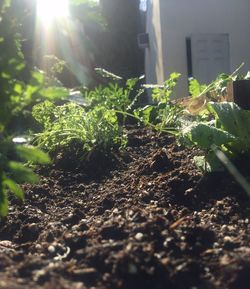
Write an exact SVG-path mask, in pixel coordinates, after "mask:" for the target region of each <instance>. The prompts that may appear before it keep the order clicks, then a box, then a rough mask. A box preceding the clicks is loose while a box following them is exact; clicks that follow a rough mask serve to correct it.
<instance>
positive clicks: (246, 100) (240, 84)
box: [227, 80, 250, 110]
mask: <svg viewBox="0 0 250 289" xmlns="http://www.w3.org/2000/svg"><path fill="white" fill-rule="evenodd" d="M227 101H234V102H235V103H236V104H238V106H239V107H241V108H243V109H247V110H250V80H237V81H234V82H232V83H231V84H229V86H228V97H227Z"/></svg>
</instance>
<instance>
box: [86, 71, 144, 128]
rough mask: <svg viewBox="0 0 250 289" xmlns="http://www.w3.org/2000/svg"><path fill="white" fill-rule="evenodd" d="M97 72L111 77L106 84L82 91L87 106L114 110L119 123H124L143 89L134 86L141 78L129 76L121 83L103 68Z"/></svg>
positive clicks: (120, 79) (118, 78) (119, 78)
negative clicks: (123, 83)
mask: <svg viewBox="0 0 250 289" xmlns="http://www.w3.org/2000/svg"><path fill="white" fill-rule="evenodd" d="M98 73H99V74H101V76H102V77H105V78H108V79H111V80H112V82H109V83H108V84H107V86H101V85H100V86H98V87H96V88H95V89H93V90H86V91H85V93H84V98H85V100H86V101H87V102H88V103H89V107H90V108H93V107H96V106H103V107H106V108H107V109H108V110H114V111H116V113H117V115H118V117H119V116H121V120H120V122H121V124H122V126H124V125H125V122H126V118H127V116H128V114H127V113H129V112H131V111H132V108H133V106H134V104H135V103H136V101H137V100H138V98H139V96H140V95H141V94H142V93H143V91H144V89H139V90H138V91H136V89H135V87H136V85H137V84H138V81H139V80H140V79H141V78H142V77H139V78H131V79H128V80H127V81H126V82H125V85H122V81H123V79H122V78H121V77H119V76H117V75H115V74H113V73H110V72H108V71H106V70H104V69H98Z"/></svg>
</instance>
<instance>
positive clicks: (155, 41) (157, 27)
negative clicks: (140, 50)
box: [145, 0, 165, 84]
mask: <svg viewBox="0 0 250 289" xmlns="http://www.w3.org/2000/svg"><path fill="white" fill-rule="evenodd" d="M159 19H160V0H148V3H147V24H146V31H147V33H148V34H149V41H150V42H149V48H147V49H146V51H145V70H146V81H147V83H149V84H155V83H162V82H163V81H164V77H165V75H164V68H163V61H162V59H163V54H162V33H161V23H160V21H159Z"/></svg>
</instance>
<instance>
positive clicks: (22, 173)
mask: <svg viewBox="0 0 250 289" xmlns="http://www.w3.org/2000/svg"><path fill="white" fill-rule="evenodd" d="M8 168H9V169H10V170H11V177H12V178H13V179H14V180H15V181H17V182H18V183H24V182H28V183H33V184H34V183H37V182H38V181H39V177H38V176H37V175H36V174H35V173H34V172H33V171H32V170H31V169H29V168H27V167H25V166H24V165H23V164H21V163H19V162H14V161H10V162H9V163H8Z"/></svg>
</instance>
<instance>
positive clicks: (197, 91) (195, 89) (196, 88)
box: [189, 79, 207, 98]
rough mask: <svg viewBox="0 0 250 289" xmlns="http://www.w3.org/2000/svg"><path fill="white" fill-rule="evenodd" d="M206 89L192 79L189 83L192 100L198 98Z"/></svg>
mask: <svg viewBox="0 0 250 289" xmlns="http://www.w3.org/2000/svg"><path fill="white" fill-rule="evenodd" d="M206 87H207V86H206V85H201V84H200V83H199V81H198V80H197V79H192V80H190V82H189V92H190V94H191V96H192V97H193V98H195V97H197V96H200V95H201V93H202V92H203V91H204V90H205V89H206Z"/></svg>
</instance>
